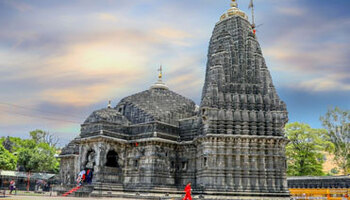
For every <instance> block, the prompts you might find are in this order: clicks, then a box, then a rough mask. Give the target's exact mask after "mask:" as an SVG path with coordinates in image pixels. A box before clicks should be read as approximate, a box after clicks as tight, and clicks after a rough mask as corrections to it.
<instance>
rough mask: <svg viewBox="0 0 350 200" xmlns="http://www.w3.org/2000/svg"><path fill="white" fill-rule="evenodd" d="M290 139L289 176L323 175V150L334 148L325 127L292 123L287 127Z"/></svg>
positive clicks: (287, 149)
mask: <svg viewBox="0 0 350 200" xmlns="http://www.w3.org/2000/svg"><path fill="white" fill-rule="evenodd" d="M285 130H286V136H287V138H288V139H289V140H290V142H289V143H288V145H287V147H286V155H287V159H288V160H287V163H288V169H287V174H288V175H289V176H307V175H312V176H322V175H325V174H324V173H323V171H322V169H323V168H322V164H323V163H324V159H325V158H324V155H323V154H322V151H325V150H326V149H327V150H328V149H332V148H333V146H332V144H331V143H329V142H327V135H326V132H327V131H326V130H325V129H313V128H311V127H310V126H309V125H308V124H304V123H298V122H294V123H290V124H287V125H286V127H285Z"/></svg>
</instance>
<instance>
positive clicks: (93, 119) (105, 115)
mask: <svg viewBox="0 0 350 200" xmlns="http://www.w3.org/2000/svg"><path fill="white" fill-rule="evenodd" d="M97 122H109V123H116V124H128V120H127V119H126V118H125V117H124V116H123V115H122V114H121V113H119V112H118V111H117V110H115V109H113V108H110V107H108V108H103V109H100V110H96V111H94V112H93V113H91V114H90V116H89V117H88V118H87V119H86V120H85V122H84V124H87V123H97Z"/></svg>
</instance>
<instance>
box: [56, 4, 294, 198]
mask: <svg viewBox="0 0 350 200" xmlns="http://www.w3.org/2000/svg"><path fill="white" fill-rule="evenodd" d="M253 28H254V27H253V26H252V24H251V23H250V22H249V21H248V17H247V15H246V14H245V13H244V12H243V11H241V10H239V9H238V8H237V3H236V2H235V1H233V2H232V3H231V8H230V9H229V10H228V11H227V12H226V13H225V14H224V15H222V16H221V18H220V21H219V22H218V23H216V25H215V28H214V31H213V34H212V37H211V39H210V43H209V51H208V61H207V68H206V74H205V83H204V87H203V91H202V98H201V104H200V106H196V104H195V103H194V102H193V101H192V100H190V99H188V98H186V97H183V96H181V95H179V94H177V93H175V92H173V91H171V90H170V89H169V88H168V87H167V86H166V85H165V84H164V83H163V82H162V81H161V74H160V76H159V78H160V79H159V80H158V82H157V83H155V84H154V85H152V86H151V87H150V89H148V90H146V91H143V92H140V93H137V94H133V95H131V96H128V97H125V98H123V99H122V100H121V101H120V102H119V103H118V104H117V105H116V106H115V107H111V106H110V105H109V106H108V107H107V108H103V109H100V110H97V111H94V112H93V113H92V114H91V115H90V116H89V117H88V118H87V119H86V120H85V122H84V123H83V124H82V125H81V133H80V135H79V136H78V137H76V138H75V139H74V140H73V141H72V142H70V143H69V144H68V145H67V146H66V147H65V148H64V149H63V150H62V153H61V155H60V157H61V172H60V176H61V179H62V182H63V183H64V184H65V185H69V184H73V183H74V182H75V179H76V178H77V174H78V172H79V171H80V170H81V169H83V168H88V169H92V170H93V172H94V179H93V184H92V187H93V189H92V194H93V193H96V192H97V191H99V192H101V190H102V191H108V190H113V191H119V192H121V193H123V192H124V193H125V192H134V193H140V194H142V193H143V192H145V193H147V194H157V193H163V194H165V193H169V195H172V194H181V193H182V191H183V188H184V186H185V185H186V184H187V183H188V182H189V181H191V182H192V186H193V193H194V194H195V195H200V196H201V197H202V198H213V199H239V198H241V197H247V198H248V197H250V198H249V199H262V198H264V199H288V197H289V192H288V187H287V181H286V157H285V145H286V143H287V139H286V138H285V136H284V134H283V128H284V125H285V124H286V123H287V121H288V113H287V110H286V105H285V103H284V102H283V101H281V100H280V98H279V96H278V95H277V93H276V90H275V88H274V85H273V83H272V79H271V76H270V73H269V70H268V68H267V66H266V63H265V60H264V57H263V55H262V50H261V48H260V45H259V43H258V41H257V38H256V36H255V31H254V29H253Z"/></svg>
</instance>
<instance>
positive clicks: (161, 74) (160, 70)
mask: <svg viewBox="0 0 350 200" xmlns="http://www.w3.org/2000/svg"><path fill="white" fill-rule="evenodd" d="M158 72H159V74H158V79H159V80H160V81H161V80H162V77H163V72H162V65H160V67H159V69H158Z"/></svg>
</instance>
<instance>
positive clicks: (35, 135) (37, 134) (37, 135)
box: [29, 129, 59, 147]
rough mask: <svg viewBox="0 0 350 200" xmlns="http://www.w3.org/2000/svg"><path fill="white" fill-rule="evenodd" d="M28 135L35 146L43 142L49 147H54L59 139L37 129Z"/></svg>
mask: <svg viewBox="0 0 350 200" xmlns="http://www.w3.org/2000/svg"><path fill="white" fill-rule="evenodd" d="M29 134H30V136H31V137H32V139H33V140H34V141H35V142H36V143H37V144H39V143H41V142H44V143H47V144H49V145H50V146H53V147H55V146H56V145H57V143H58V142H59V139H58V138H57V137H55V136H54V135H52V134H50V133H49V132H46V131H43V130H38V129H37V130H34V131H31V132H30V133H29Z"/></svg>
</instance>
